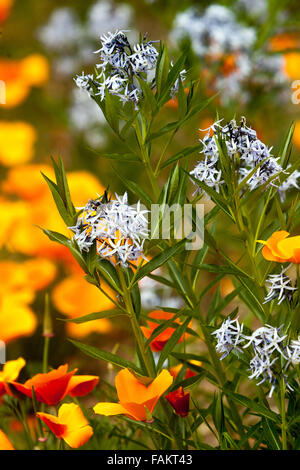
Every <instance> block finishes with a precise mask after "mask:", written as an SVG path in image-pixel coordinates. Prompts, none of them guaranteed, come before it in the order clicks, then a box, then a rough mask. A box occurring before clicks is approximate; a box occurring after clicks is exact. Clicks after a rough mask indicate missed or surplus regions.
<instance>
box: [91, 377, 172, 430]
mask: <svg viewBox="0 0 300 470" xmlns="http://www.w3.org/2000/svg"><path fill="white" fill-rule="evenodd" d="M172 382H173V377H172V376H171V374H170V373H169V372H168V371H167V370H166V369H165V370H163V371H162V372H161V373H160V374H159V375H158V376H157V377H156V378H155V379H154V380H153V381H152V382H151V383H150V385H146V384H144V383H143V382H142V380H141V379H140V380H139V379H138V378H137V377H136V376H135V375H133V374H132V373H131V372H130V371H129V370H128V369H123V370H121V371H120V372H119V373H118V374H117V376H116V379H115V383H116V389H117V394H118V397H119V403H97V405H95V406H94V411H95V413H97V414H100V415H105V416H114V415H120V414H124V415H126V416H128V417H129V418H131V419H134V420H136V421H146V420H147V412H150V413H152V412H153V410H154V408H155V406H156V404H157V402H158V400H159V398H160V397H161V396H162V395H163V393H164V392H165V391H166V390H167V389H168V388H169V387H170V385H171V384H172Z"/></svg>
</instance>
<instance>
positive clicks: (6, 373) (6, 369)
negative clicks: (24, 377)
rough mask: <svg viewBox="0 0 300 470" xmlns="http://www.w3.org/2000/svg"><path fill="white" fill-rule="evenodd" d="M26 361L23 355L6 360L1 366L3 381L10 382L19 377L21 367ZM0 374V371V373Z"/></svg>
mask: <svg viewBox="0 0 300 470" xmlns="http://www.w3.org/2000/svg"><path fill="white" fill-rule="evenodd" d="M25 364H26V362H25V360H24V359H23V357H19V358H18V359H16V360H15V361H7V362H6V363H5V364H4V366H3V371H2V378H3V380H4V381H5V382H11V381H14V380H16V379H17V378H18V377H19V374H20V371H21V369H23V367H24V366H25ZM0 374H1V373H0Z"/></svg>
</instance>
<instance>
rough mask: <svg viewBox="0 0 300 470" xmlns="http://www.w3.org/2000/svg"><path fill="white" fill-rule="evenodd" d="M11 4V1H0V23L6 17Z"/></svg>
mask: <svg viewBox="0 0 300 470" xmlns="http://www.w3.org/2000/svg"><path fill="white" fill-rule="evenodd" d="M12 4H13V0H0V23H3V21H5V20H6V18H7V17H8V15H9V13H10V10H11V7H12Z"/></svg>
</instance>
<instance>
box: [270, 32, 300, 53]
mask: <svg viewBox="0 0 300 470" xmlns="http://www.w3.org/2000/svg"><path fill="white" fill-rule="evenodd" d="M299 44H300V35H299V33H298V32H295V33H282V34H277V35H276V36H273V37H272V38H271V39H270V46H271V49H272V51H276V52H281V51H284V50H285V49H296V48H297V47H299Z"/></svg>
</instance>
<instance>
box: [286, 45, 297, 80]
mask: <svg viewBox="0 0 300 470" xmlns="http://www.w3.org/2000/svg"><path fill="white" fill-rule="evenodd" d="M284 60H285V72H286V74H287V75H288V77H289V78H290V79H291V80H298V79H299V69H300V53H299V52H288V53H286V54H284Z"/></svg>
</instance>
